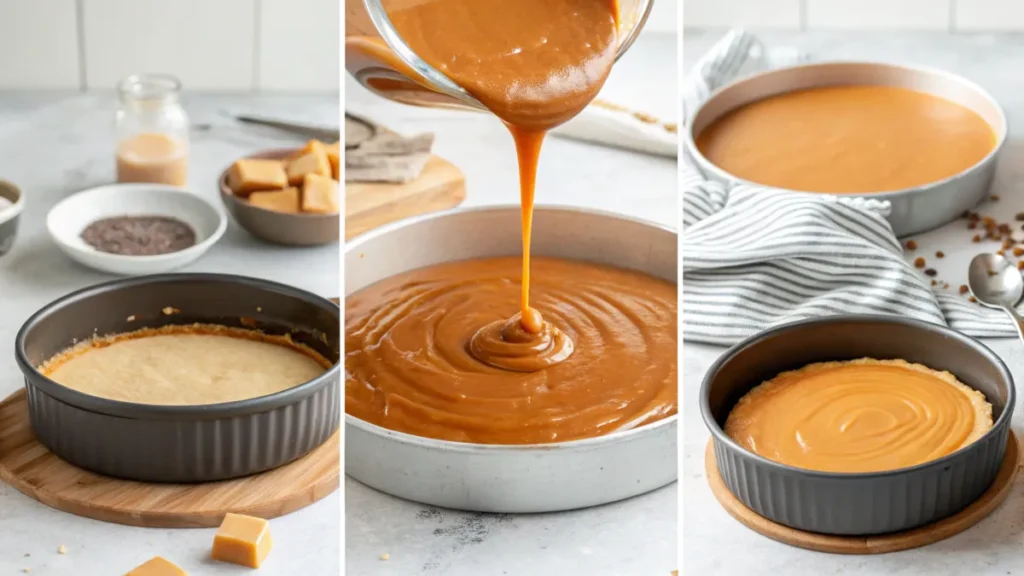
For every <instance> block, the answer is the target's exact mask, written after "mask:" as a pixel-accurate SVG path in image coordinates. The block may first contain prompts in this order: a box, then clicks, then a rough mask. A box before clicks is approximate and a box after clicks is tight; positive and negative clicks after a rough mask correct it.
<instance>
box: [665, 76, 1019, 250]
mask: <svg viewBox="0 0 1024 576" xmlns="http://www.w3.org/2000/svg"><path fill="white" fill-rule="evenodd" d="M849 84H862V85H863V84H866V85H875V86H894V87H898V88H908V89H910V90H916V91H919V92H925V93H928V94H932V95H934V96H938V97H940V98H945V99H947V100H951V101H953V102H956V103H957V104H960V105H961V106H964V107H966V108H969V109H970V110H973V111H975V112H977V113H978V115H979V116H981V117H982V118H983V119H984V120H985V122H987V123H988V124H989V126H991V127H992V131H993V132H994V133H995V136H996V145H995V147H994V148H993V149H992V151H991V152H989V154H988V155H987V156H985V158H983V159H981V160H980V161H979V162H978V163H977V164H975V165H974V166H972V167H970V168H968V169H967V170H965V171H964V172H961V173H960V174H956V175H954V176H951V177H949V178H945V179H943V180H938V181H936V182H931V183H928V184H924V185H922V186H916V187H913V188H907V189H905V190H897V191H893V192H878V193H871V194H863V195H862V196H864V197H865V198H873V199H875V200H885V201H888V202H889V204H890V205H891V207H892V211H891V212H890V214H889V223H890V224H891V225H892V228H893V232H895V233H896V235H897V236H906V235H908V234H916V233H918V232H924V231H926V230H930V229H932V228H935V227H937V226H941V225H943V224H946V223H948V222H952V221H953V220H955V219H957V218H959V217H960V215H961V214H962V213H963V212H964V211H965V210H970V209H972V208H974V207H975V206H977V205H978V204H979V203H980V202H981V201H982V200H984V199H985V198H986V197H987V196H988V190H989V187H990V185H991V184H992V179H993V177H994V175H995V170H996V161H997V160H998V158H999V155H1000V154H1001V153H1002V150H1003V145H1004V144H1005V142H1006V136H1007V133H1008V129H1007V123H1006V115H1005V114H1004V113H1003V109H1002V108H1001V107H1000V106H999V103H998V102H996V100H995V98H993V97H992V96H991V95H990V94H989V93H988V92H986V91H985V90H984V89H983V88H981V87H980V86H978V85H977V84H975V83H973V82H971V81H969V80H967V79H965V78H962V77H960V76H957V75H955V74H952V73H950V72H946V71H943V70H937V69H934V68H923V67H918V66H902V65H897V64H885V63H880V62H818V63H813V64H802V65H799V66H792V67H788V68H780V69H777V70H771V71H768V72H764V73H760V74H755V75H753V76H750V77H748V78H743V79H741V80H737V81H736V82H734V83H732V84H729V85H728V86H725V87H723V88H722V89H720V90H719V91H718V92H716V93H715V94H714V95H713V96H712V97H711V98H709V99H708V100H707V101H706V102H705V103H704V104H703V106H701V107H700V108H699V109H698V110H697V111H696V112H695V113H694V115H693V117H692V118H689V119H688V122H687V130H686V136H685V139H684V140H683V147H684V149H685V152H686V154H687V155H688V156H689V157H690V159H691V160H693V162H694V163H695V164H696V166H697V167H698V168H699V169H700V171H701V172H702V173H703V174H704V175H705V176H706V177H708V178H711V179H713V180H716V181H719V182H726V183H744V184H752V185H755V186H756V185H757V184H754V183H751V182H747V181H745V180H743V179H741V178H738V177H736V176H734V175H732V174H730V173H728V172H726V171H725V170H722V169H721V168H719V167H717V166H715V165H714V164H712V163H711V161H709V160H708V159H707V158H705V157H704V155H703V154H701V153H700V150H698V149H697V142H696V138H697V135H698V134H700V133H701V131H703V130H704V129H705V128H707V127H708V126H709V125H711V123H713V122H714V121H715V120H717V119H719V118H721V117H722V116H724V115H725V114H727V113H729V112H731V111H732V110H735V109H737V108H740V107H742V106H745V105H747V104H751V103H753V102H756V101H758V100H763V99H765V98H768V97H771V96H776V95H778V94H783V93H786V92H792V91H795V90H805V89H809V88H820V87H823V86H839V85H849ZM793 193H794V194H806V193H807V192H793ZM812 193H813V192H812Z"/></svg>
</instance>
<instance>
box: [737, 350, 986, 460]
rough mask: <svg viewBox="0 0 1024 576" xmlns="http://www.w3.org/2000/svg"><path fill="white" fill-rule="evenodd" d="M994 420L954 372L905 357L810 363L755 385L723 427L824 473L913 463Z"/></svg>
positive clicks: (974, 435) (971, 437) (747, 443)
mask: <svg viewBox="0 0 1024 576" xmlns="http://www.w3.org/2000/svg"><path fill="white" fill-rule="evenodd" d="M991 427H992V406H991V405H990V404H988V403H987V402H986V401H985V397H984V395H982V394H981V393H980V392H977V391H975V390H972V389H971V388H968V387H967V386H965V385H964V384H961V383H960V382H958V381H957V380H956V378H955V377H954V376H953V375H952V374H949V373H948V372H936V371H934V370H930V369H928V368H926V367H924V366H921V365H918V364H908V363H906V362H903V361H901V360H868V359H864V360H858V361H853V362H844V363H838V362H830V363H821V364H812V365H810V366H807V367H805V368H803V369H801V370H797V371H793V372H786V373H783V374H780V375H779V376H777V377H775V378H774V379H772V380H769V381H768V382H765V383H764V384H761V385H760V386H757V387H756V388H754V389H753V390H751V391H750V392H749V393H748V394H747V395H746V396H744V397H743V398H741V399H740V401H739V402H738V403H737V404H736V406H735V407H734V408H733V410H732V412H731V413H730V414H729V417H728V419H727V420H726V423H725V432H726V434H728V435H729V437H730V438H732V439H733V440H735V441H736V442H738V443H739V444H740V445H741V446H743V447H745V448H747V449H748V450H751V451H752V452H755V453H757V454H760V455H761V456H764V457H765V458H768V459H770V460H774V461H776V462H781V463H783V464H788V465H791V466H795V467H797V468H804V469H808V470H821V471H827V472H879V471H883V470H892V469H897V468H905V467H909V466H914V465H917V464H921V463H924V462H928V461H931V460H935V459H937V458H941V457H943V456H946V455H948V454H951V453H953V452H955V451H956V450H959V449H960V448H963V447H964V446H966V445H968V444H970V443H972V442H974V441H975V440H977V439H978V438H980V437H981V435H982V434H984V433H985V432H986V431H987V430H989V429H990V428H991Z"/></svg>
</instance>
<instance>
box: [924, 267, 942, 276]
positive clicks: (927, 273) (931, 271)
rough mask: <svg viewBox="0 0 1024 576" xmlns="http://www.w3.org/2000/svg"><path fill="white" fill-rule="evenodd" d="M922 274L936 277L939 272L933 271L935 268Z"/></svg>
mask: <svg viewBox="0 0 1024 576" xmlns="http://www.w3.org/2000/svg"><path fill="white" fill-rule="evenodd" d="M924 273H925V274H926V275H928V276H938V274H939V272H938V271H937V270H935V268H929V269H927V270H925V271H924Z"/></svg>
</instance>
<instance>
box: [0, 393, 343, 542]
mask: <svg viewBox="0 0 1024 576" xmlns="http://www.w3.org/2000/svg"><path fill="white" fill-rule="evenodd" d="M339 448H340V446H339V434H338V433H336V434H334V435H333V436H331V438H330V439H329V440H328V441H327V442H325V443H324V444H323V445H322V446H320V447H319V448H317V449H316V450H314V451H313V452H311V453H309V454H307V455H306V456H304V457H302V458H300V459H298V460H296V461H295V462H292V463H290V464H288V465H285V466H282V467H280V468H277V469H275V470H271V471H269V472H264V473H262V474H255V475H253V476H247V477H245V478H238V479H235V480H226V481H223V482H210V483H205V484H149V483H144V482H132V481H130V480H119V479H117V478H109V477H106V476H100V475H98V474H94V473H92V472H88V471H86V470H82V469H81V468H78V467H75V466H73V465H71V464H69V463H67V462H65V461H64V460H61V459H60V458H58V457H57V456H56V455H54V454H53V453H52V452H50V451H49V450H47V449H46V447H45V446H43V445H42V444H40V443H39V442H38V441H36V439H35V436H34V435H33V433H32V428H31V425H30V424H29V416H28V404H27V402H26V401H25V391H24V390H20V391H18V392H16V393H14V394H13V395H11V396H9V397H7V399H5V400H4V401H3V402H0V480H3V481H4V482H7V483H8V484H10V485H11V486H14V487H15V488H17V489H18V490H19V491H20V492H22V493H23V494H25V495H26V496H29V497H30V498H34V499H36V500H38V501H39V502H42V503H43V504H46V505H47V506H50V507H53V508H56V509H58V510H62V511H64V512H69V513H71V514H75V515H78V516H85V517H87V518H94V519H96V520H102V521H104V522H114V523H117V524H127V525H130V526H144V527H153V528H207V527H215V526H219V525H220V523H221V520H222V519H223V518H224V515H225V514H226V513H228V512H235V513H239V514H247V515H250V516H259V517H261V518H266V519H270V518H276V517H278V516H283V515H285V514H288V513H290V512H294V511H296V510H299V509H300V508H305V507H306V506H309V505H310V504H312V503H314V502H316V501H317V500H320V499H321V498H323V497H325V496H327V495H328V494H330V493H331V492H334V491H335V490H336V489H337V488H338V478H339V474H340V470H341V466H340V463H341V456H340V454H339V452H340V449H339Z"/></svg>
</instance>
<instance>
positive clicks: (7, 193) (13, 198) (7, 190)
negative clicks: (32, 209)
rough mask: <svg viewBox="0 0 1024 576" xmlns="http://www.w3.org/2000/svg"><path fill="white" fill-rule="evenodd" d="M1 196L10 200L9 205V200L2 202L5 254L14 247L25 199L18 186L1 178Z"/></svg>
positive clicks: (0, 249) (0, 236)
mask: <svg viewBox="0 0 1024 576" xmlns="http://www.w3.org/2000/svg"><path fill="white" fill-rule="evenodd" d="M0 198H3V199H4V200H6V201H7V202H10V205H9V206H8V205H7V202H4V203H3V204H0V256H3V255H4V254H7V253H8V252H10V251H11V248H13V247H14V239H15V238H17V236H18V221H19V220H21V211H22V210H23V209H24V208H25V200H24V197H23V196H22V194H21V190H19V189H18V187H17V186H15V185H14V184H11V183H10V182H6V181H4V180H0Z"/></svg>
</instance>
